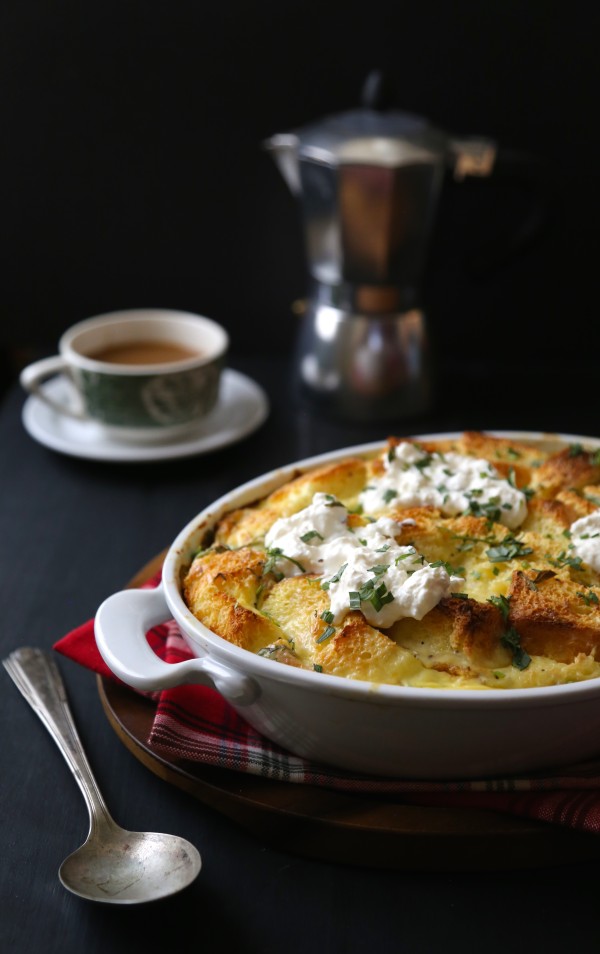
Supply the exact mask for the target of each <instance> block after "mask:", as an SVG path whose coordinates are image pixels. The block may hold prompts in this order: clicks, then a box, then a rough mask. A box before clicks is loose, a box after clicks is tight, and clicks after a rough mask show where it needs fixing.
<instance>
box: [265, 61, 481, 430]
mask: <svg viewBox="0 0 600 954" xmlns="http://www.w3.org/2000/svg"><path fill="white" fill-rule="evenodd" d="M381 89H382V79H381V75H380V74H378V73H375V74H371V75H370V76H369V77H368V78H367V82H366V84H365V87H364V90H363V95H362V102H363V105H362V106H361V107H360V108H358V109H355V110H350V111H347V112H342V113H339V114H336V115H333V116H328V117H325V118H324V119H322V120H319V121H316V122H314V123H310V124H308V125H306V126H304V127H302V128H300V129H297V130H295V131H293V132H288V133H281V134H277V135H274V136H272V137H270V138H269V139H267V140H266V141H265V143H264V145H265V147H266V148H267V149H268V150H269V151H270V152H271V153H272V155H273V158H274V160H275V162H276V164H277V166H278V167H279V169H280V171H281V173H282V175H283V177H284V179H285V181H286V182H287V184H288V186H289V188H290V189H291V191H292V193H293V194H294V195H295V196H296V197H297V198H298V199H299V204H300V208H301V211H302V218H303V225H304V238H305V248H306V253H307V260H308V267H309V271H310V275H311V280H312V287H311V288H310V289H309V290H308V294H307V298H306V301H305V302H304V313H303V316H302V318H301V322H300V333H299V340H298V345H297V353H296V359H295V365H296V372H297V376H298V384H299V388H300V391H301V393H302V395H303V396H304V397H307V398H308V399H309V401H310V402H312V403H314V404H315V405H316V406H319V407H321V408H323V409H325V410H327V411H332V412H333V413H334V415H336V416H340V417H343V418H346V419H351V420H356V421H375V420H382V421H383V420H391V419H394V418H402V417H409V416H413V415H415V414H419V413H420V412H422V411H425V410H426V409H427V408H428V407H429V405H430V403H431V399H432V368H431V354H430V352H431V348H430V342H429V332H428V328H427V320H426V315H425V313H424V310H423V307H422V302H421V283H422V278H423V272H424V268H425V264H426V257H427V251H428V245H429V241H430V237H431V232H432V226H433V223H434V220H435V215H436V209H437V205H438V200H439V196H440V190H441V188H442V185H443V182H444V177H445V175H446V173H447V171H448V169H450V170H452V172H453V174H454V177H455V178H456V179H458V180H461V179H464V178H465V177H467V176H479V177H481V176H489V175H490V174H491V172H492V170H493V168H494V163H495V160H496V155H497V148H496V145H495V143H494V142H493V141H491V140H489V139H481V138H458V137H455V136H452V135H450V134H448V133H446V132H443V131H442V130H440V129H436V128H435V127H434V126H432V125H431V124H430V123H429V122H428V121H427V120H426V119H423V118H421V117H419V116H416V115H413V114H410V113H406V112H399V111H396V110H384V109H380V108H378V106H377V100H378V98H381Z"/></svg>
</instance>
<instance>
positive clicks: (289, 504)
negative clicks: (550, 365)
mask: <svg viewBox="0 0 600 954" xmlns="http://www.w3.org/2000/svg"><path fill="white" fill-rule="evenodd" d="M402 440H404V439H403V438H397V437H391V438H389V442H388V443H389V446H390V447H393V446H394V445H397V444H399V443H400V442H401V441H402ZM413 443H414V441H413ZM417 443H420V444H421V443H422V442H417ZM422 446H423V447H424V449H425V450H428V451H430V452H432V451H439V452H441V453H447V452H449V451H455V452H456V453H459V454H466V455H470V456H475V457H477V458H478V459H479V458H481V459H485V460H488V461H489V462H490V463H491V464H492V465H493V466H494V467H495V468H496V469H497V470H498V471H499V472H500V473H501V474H504V475H505V476H506V477H508V479H509V480H510V481H511V482H512V483H513V484H515V485H517V486H519V487H521V488H526V490H527V493H528V498H529V499H528V512H527V516H526V518H525V520H524V521H523V523H522V524H521V526H520V527H519V528H518V529H516V530H510V529H508V528H507V527H506V526H504V525H503V524H501V523H497V522H494V521H492V520H490V519H488V518H486V517H485V516H474V515H472V514H469V513H464V514H461V515H458V516H454V517H448V516H445V515H444V514H443V513H442V512H441V511H440V510H438V509H436V508H435V507H428V506H420V507H414V506H413V507H405V508H402V507H394V508H390V509H389V510H388V511H386V513H387V514H388V515H389V516H390V517H392V518H393V519H394V520H396V521H398V522H399V523H400V528H399V531H398V534H397V536H396V539H397V541H398V543H400V544H401V545H412V546H414V547H415V548H416V549H417V550H418V551H419V553H420V554H422V555H423V558H424V559H425V560H426V561H427V562H429V563H434V562H438V561H439V562H441V563H443V564H444V565H445V566H446V568H447V569H448V572H450V573H452V574H454V575H456V576H458V577H463V578H464V581H465V582H464V584H461V590H462V591H463V592H461V593H457V594H453V595H452V596H450V597H447V598H445V599H442V600H441V601H440V602H439V603H438V605H437V606H435V607H434V608H433V609H432V610H430V611H429V612H428V613H427V614H426V615H425V617H424V618H423V619H422V620H420V621H419V620H415V619H407V618H404V619H400V620H398V621H397V622H396V623H394V624H393V625H392V626H391V627H390V628H389V629H387V630H382V629H377V628H376V627H374V626H371V625H370V624H369V623H368V622H367V620H366V619H365V617H364V616H363V614H362V613H361V612H358V611H351V612H349V613H348V615H347V616H346V617H345V618H344V620H343V621H342V622H341V623H340V624H339V625H337V626H335V627H330V626H329V624H328V623H327V621H326V618H324V616H323V614H325V617H326V616H327V610H328V607H329V597H328V594H327V593H326V591H325V590H324V589H323V588H322V587H321V581H320V579H319V578H318V577H315V576H314V575H312V576H311V575H310V574H306V573H299V574H298V575H295V576H289V577H284V578H281V574H280V573H278V572H277V569H276V568H273V567H272V565H271V564H270V562H269V554H268V553H266V552H265V548H264V537H265V534H266V532H267V530H268V529H269V528H270V527H271V526H272V524H273V523H274V521H275V520H276V519H278V518H279V517H282V516H289V515H291V514H294V513H296V512H298V511H300V510H302V509H303V508H304V507H306V506H308V505H309V504H310V503H311V502H312V498H313V495H314V494H315V493H317V492H324V493H327V494H331V495H332V496H334V497H336V498H338V499H339V500H341V501H342V502H343V503H344V504H345V505H346V506H347V507H348V508H349V509H350V510H352V511H353V512H352V513H351V514H350V516H349V524H350V525H351V526H354V527H359V526H361V525H363V524H365V523H366V522H368V520H369V519H370V518H369V516H368V515H364V514H362V513H361V512H360V507H358V506H357V504H358V500H359V495H360V492H361V490H363V489H364V487H365V486H367V485H368V483H369V480H370V479H372V478H373V477H374V476H377V475H378V474H380V473H381V472H382V471H383V469H384V463H383V461H384V455H385V453H387V451H386V450H384V452H383V453H382V454H380V455H375V456H371V457H370V458H365V459H362V458H358V457H352V458H346V459H343V460H340V461H335V462H333V463H331V464H327V465H324V466H322V467H319V468H317V469H315V470H314V471H312V472H308V473H302V474H298V475H296V476H295V477H294V478H293V479H291V480H290V481H289V482H288V483H286V484H284V485H283V486H281V487H279V488H278V489H276V490H275V491H274V492H273V493H271V494H269V495H267V496H266V497H265V498H264V499H262V500H260V501H258V502H257V503H256V504H255V505H251V506H247V507H244V508H240V509H238V510H235V511H232V512H231V513H229V514H226V515H225V516H224V517H223V518H222V519H221V520H220V521H219V523H218V526H217V527H216V532H215V540H214V544H213V546H212V548H211V549H209V550H208V551H206V552H204V553H201V554H199V555H198V556H197V557H196V559H195V560H194V561H193V562H192V564H191V566H190V568H189V571H188V572H187V575H186V576H185V580H184V585H183V597H184V600H185V601H186V604H187V605H188V606H189V608H190V610H191V612H192V613H193V614H194V615H195V616H196V617H197V618H198V619H199V620H201V622H203V623H204V624H205V625H206V626H207V627H208V628H209V629H210V630H212V631H213V632H215V633H217V634H218V635H220V636H222V637H223V638H224V639H227V640H229V641H230V642H232V643H234V644H235V645H237V646H240V647H242V648H244V649H247V650H249V651H251V652H261V654H263V655H265V656H267V657H269V658H271V659H273V660H276V661H279V662H281V663H284V664H287V665H291V666H302V667H304V668H308V669H316V670H317V671H322V672H324V673H329V674H333V675H339V676H343V677H346V678H350V679H363V680H368V681H371V682H374V683H396V684H406V685H415V686H419V685H428V686H438V685H439V686H443V687H446V688H452V687H468V688H486V687H490V686H493V685H496V684H498V685H502V686H506V687H512V686H516V687H527V686H533V685H544V684H554V683H557V682H561V681H568V680H576V679H583V678H591V677H593V676H600V574H597V573H596V572H594V571H593V570H592V569H591V568H590V567H589V566H586V565H585V564H582V563H581V561H578V560H576V559H573V555H572V550H571V547H570V537H569V528H570V526H571V525H572V523H573V522H574V521H575V520H577V519H578V518H579V517H582V516H586V515H587V514H590V513H592V512H594V511H595V510H597V508H598V507H599V506H600V462H599V461H598V460H597V458H598V454H597V453H593V452H589V451H586V450H583V449H582V448H579V447H571V448H569V447H566V448H564V449H562V450H559V451H556V450H555V449H554V448H551V449H545V448H544V446H542V445H540V444H537V443H531V444H529V443H527V442H524V441H513V440H508V439H506V438H496V437H493V436H491V435H488V434H485V433H482V432H479V431H465V432H464V433H463V434H462V435H459V436H458V437H456V438H451V439H450V438H449V439H444V440H440V441H430V442H426V443H423V444H422ZM507 635H508V636H510V637H511V638H507ZM511 639H512V641H511ZM515 639H516V642H515ZM527 657H531V659H530V662H527ZM596 657H598V662H596Z"/></svg>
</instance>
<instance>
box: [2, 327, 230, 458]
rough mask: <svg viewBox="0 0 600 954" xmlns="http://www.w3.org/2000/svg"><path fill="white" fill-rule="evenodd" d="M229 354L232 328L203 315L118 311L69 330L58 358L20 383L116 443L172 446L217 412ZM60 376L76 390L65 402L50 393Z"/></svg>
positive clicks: (32, 367) (31, 369)
mask: <svg viewBox="0 0 600 954" xmlns="http://www.w3.org/2000/svg"><path fill="white" fill-rule="evenodd" d="M228 349H229V336H228V334H227V332H226V331H225V329H224V328H223V327H222V326H221V325H219V324H218V323H217V322H215V321H213V320H212V319H210V318H205V317H204V316H202V315H196V314H193V313H190V312H186V311H173V310H167V309H159V308H144V309H141V308H139V309H127V310H125V311H114V312H109V313H107V314H103V315H97V316H95V317H93V318H88V319H86V320H85V321H81V322H78V323H77V324H75V325H72V326H71V327H70V328H68V329H67V330H66V331H65V332H64V334H63V335H62V336H61V338H60V341H59V344H58V354H57V355H53V356H51V357H48V358H42V359H41V360H39V361H35V362H33V363H32V364H29V365H27V367H25V368H24V369H23V370H22V372H21V375H20V382H21V385H22V387H23V388H24V389H25V390H26V391H28V392H29V393H30V394H32V395H35V396H36V397H37V398H39V399H41V400H42V401H45V402H46V404H48V405H49V406H50V407H51V408H52V410H53V411H54V412H55V413H57V414H60V415H66V416H67V418H74V419H76V420H78V421H87V422H94V423H95V424H96V425H97V426H99V427H101V428H102V429H103V430H104V431H106V432H107V433H108V434H109V435H110V436H111V437H114V438H118V439H123V440H136V441H156V440H167V439H170V438H172V437H177V436H179V435H183V434H185V433H186V432H187V431H189V430H190V429H192V428H193V427H194V426H196V425H198V424H199V423H200V422H201V421H202V420H203V419H204V418H205V417H206V415H208V414H209V413H210V411H211V410H212V409H213V408H214V407H215V405H216V404H217V401H218V398H219V390H220V383H221V377H222V371H223V367H224V364H225V359H226V355H227V352H228ZM56 375H63V376H64V378H65V379H67V380H68V382H69V385H70V387H69V389H68V395H67V396H66V397H65V400H64V402H63V401H62V400H59V399H57V398H56V396H55V394H54V393H50V391H51V390H52V389H50V388H44V386H43V385H44V382H45V381H47V380H48V378H51V377H54V376H56ZM65 392H66V389H65Z"/></svg>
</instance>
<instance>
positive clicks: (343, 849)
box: [97, 553, 600, 871]
mask: <svg viewBox="0 0 600 954" xmlns="http://www.w3.org/2000/svg"><path fill="white" fill-rule="evenodd" d="M163 558H164V553H161V554H159V556H157V557H156V558H154V559H153V560H152V561H151V562H150V563H148V564H147V565H146V566H145V567H143V569H142V570H140V572H139V573H138V574H137V575H136V576H135V578H134V579H133V580H132V581H131V582H130V585H131V586H138V585H140V584H141V583H142V582H144V581H145V580H147V579H148V578H149V577H150V576H152V575H153V574H154V573H156V572H157V571H158V569H159V568H160V566H161V564H162V560H163ZM97 686H98V692H99V695H100V700H101V703H102V706H103V709H104V712H105V713H106V715H107V717H108V720H109V723H110V725H111V726H112V727H113V729H114V730H115V732H116V734H117V736H118V737H119V739H120V740H121V741H122V742H123V744H124V745H125V746H126V748H127V749H128V750H129V751H130V752H132V753H133V755H134V756H135V757H136V758H137V759H139V761H140V762H141V763H142V764H143V765H145V766H146V767H147V768H148V769H150V771H152V772H154V774H155V775H158V776H159V777H160V778H162V779H164V780H165V781H166V782H168V783H169V784H171V785H175V786H177V787H178V788H180V789H183V790H184V791H186V792H189V794H190V795H192V796H193V797H195V798H197V799H198V800H199V801H200V802H202V803H203V804H204V805H207V806H209V807H210V808H211V809H214V810H215V811H218V812H220V813H221V814H223V815H225V816H227V817H228V818H229V819H231V820H232V821H233V822H235V823H236V824H238V825H240V826H241V827H242V828H244V829H246V830H247V831H249V832H251V833H252V834H253V835H254V836H255V837H257V838H258V839H260V840H261V841H262V842H263V843H266V844H269V845H272V846H273V847H276V848H279V849H282V850H285V851H290V852H292V853H294V854H298V855H302V856H304V857H308V858H314V859H318V860H321V861H330V862H336V863H341V864H353V865H362V866H368V867H377V868H387V869H398V870H413V871H419V870H421V871H424V870H430V871H433V870H438V871H476V870H478V871H485V870H495V871H497V870H509V869H511V868H535V867H540V866H545V865H557V864H569V863H575V862H582V861H592V860H594V861H597V860H598V859H599V858H600V838H598V837H597V836H594V835H588V834H583V833H581V832H576V831H571V830H570V829H562V828H560V827H558V826H555V825H550V824H544V823H542V822H539V823H538V822H533V821H529V820H527V819H521V818H518V817H515V816H512V815H508V814H507V815H504V814H502V813H499V812H491V811H484V810H480V809H477V810H473V809H462V808H454V807H448V808H440V807H435V808H432V807H424V806H418V805H410V804H405V803H404V802H403V801H402V799H401V798H400V797H390V796H387V795H386V796H373V795H357V794H353V793H346V792H338V791H333V790H329V789H324V788H320V787H317V786H311V785H303V784H298V783H290V782H275V781H270V780H268V779H260V778H258V777H256V776H252V775H247V774H245V773H242V772H234V771H230V770H227V769H218V768H213V767H212V766H205V765H201V764H197V763H193V762H184V761H181V762H179V761H175V760H173V761H169V760H167V759H165V758H162V757H161V756H159V755H157V753H156V752H154V751H153V750H152V749H151V748H150V747H149V746H148V743H147V739H148V737H149V733H150V728H151V726H152V720H153V717H154V705H153V703H152V702H150V701H149V700H148V699H146V698H145V697H143V696H139V695H138V694H137V693H135V692H133V691H132V690H130V689H128V688H127V687H125V686H123V685H121V684H120V683H114V682H113V681H112V680H109V679H105V678H103V677H101V676H98V677H97Z"/></svg>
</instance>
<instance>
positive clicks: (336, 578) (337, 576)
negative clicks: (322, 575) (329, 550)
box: [321, 563, 348, 590]
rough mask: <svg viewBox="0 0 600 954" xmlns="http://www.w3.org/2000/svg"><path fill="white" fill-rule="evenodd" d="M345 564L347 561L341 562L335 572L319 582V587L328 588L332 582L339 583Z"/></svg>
mask: <svg viewBox="0 0 600 954" xmlns="http://www.w3.org/2000/svg"><path fill="white" fill-rule="evenodd" d="M347 566H348V564H347V563H342V565H341V567H340V568H339V570H338V571H337V573H335V574H334V576H332V577H331V579H330V580H324V581H323V583H321V589H322V590H328V589H329V587H330V585H331V584H332V583H339V582H340V580H341V578H342V574H343V572H344V570H345V569H346V567H347Z"/></svg>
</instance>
